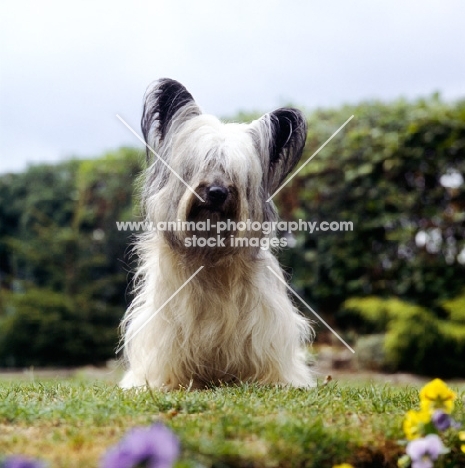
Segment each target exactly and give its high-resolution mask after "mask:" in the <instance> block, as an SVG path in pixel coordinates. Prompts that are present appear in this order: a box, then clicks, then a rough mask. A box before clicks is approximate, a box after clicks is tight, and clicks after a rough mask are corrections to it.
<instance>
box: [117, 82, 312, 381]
mask: <svg viewBox="0 0 465 468" xmlns="http://www.w3.org/2000/svg"><path fill="white" fill-rule="evenodd" d="M142 130H143V134H144V137H145V140H146V142H147V144H148V145H149V146H150V147H151V148H153V149H154V150H155V152H156V154H157V156H154V155H153V154H152V151H150V150H148V151H147V159H148V169H147V171H146V173H145V183H144V189H143V197H142V204H143V207H144V210H145V215H146V218H147V221H149V222H152V223H154V225H159V224H160V222H165V223H166V224H167V223H168V222H170V223H171V224H170V225H171V226H174V225H177V226H178V227H179V226H183V227H190V228H191V229H190V230H186V229H184V230H183V229H174V228H173V229H165V230H162V231H160V230H157V231H155V230H153V231H150V232H146V233H144V234H143V235H141V236H140V237H139V238H138V241H137V245H136V249H137V253H138V255H139V260H140V262H139V269H138V271H137V274H136V283H135V299H134V301H133V302H132V304H131V306H130V307H129V309H128V311H127V312H126V315H125V317H124V319H123V322H122V332H123V340H124V341H123V345H124V352H125V357H126V360H127V363H128V366H129V369H128V371H127V373H126V375H125V376H124V378H123V380H122V382H121V386H122V387H125V388H128V387H135V386H144V385H149V386H151V387H158V388H165V389H178V388H180V387H189V388H205V387H206V386H210V385H219V384H222V383H239V382H258V383H260V384H281V385H292V386H296V387H309V386H313V385H314V381H313V378H312V375H311V371H310V369H309V367H308V366H307V364H306V362H305V358H304V353H303V351H302V349H303V345H304V344H305V343H307V342H308V341H309V340H310V339H311V337H312V333H313V332H312V329H311V327H310V324H309V322H308V320H307V319H305V318H304V317H303V316H301V315H300V314H299V312H298V311H297V310H296V309H295V307H294V306H293V305H292V303H291V301H290V299H289V297H288V295H287V291H286V286H285V284H283V282H282V281H283V280H284V277H283V273H282V271H281V269H280V267H279V264H278V261H277V260H276V258H275V257H274V256H273V255H272V253H271V252H270V251H269V250H267V249H265V248H264V246H265V247H266V246H267V245H268V244H269V243H270V242H271V240H272V239H274V237H273V235H274V233H271V234H264V233H263V232H261V231H259V232H257V231H252V230H242V229H238V226H235V224H234V223H239V222H243V223H246V222H247V221H248V220H249V221H248V222H249V223H250V222H252V221H253V222H259V223H264V222H268V223H269V222H270V221H276V220H277V213H276V210H275V208H274V205H273V204H272V203H269V202H267V201H266V200H267V199H268V198H269V196H270V195H271V194H273V192H274V191H275V190H276V189H277V188H278V187H279V186H280V184H281V183H282V182H283V181H284V179H285V177H286V176H287V175H288V174H289V172H290V171H291V170H292V169H293V168H294V166H295V165H296V163H297V162H298V160H299V158H300V156H301V154H302V150H303V147H304V144H305V139H306V134H307V127H306V122H305V119H304V117H303V115H302V114H301V113H300V112H299V111H298V110H295V109H278V110H276V111H274V112H271V113H269V114H266V115H264V116H263V117H262V118H260V119H259V120H256V121H254V122H252V123H251V124H249V125H246V124H223V123H221V122H220V121H219V120H218V119H216V118H215V117H212V116H209V115H204V114H202V112H201V111H200V109H199V107H198V106H197V104H196V103H195V101H194V99H193V98H192V96H191V95H190V93H189V92H188V91H187V90H186V89H185V88H184V86H182V85H181V84H180V83H178V82H177V81H174V80H170V79H162V80H159V81H157V82H155V83H154V84H152V85H151V86H150V87H149V89H148V90H147V93H146V95H145V104H144V111H143V116H142ZM207 222H208V223H210V231H209V230H208V229H205V226H207ZM218 223H219V224H218ZM217 224H218V225H221V226H223V229H222V230H221V232H218V231H217V230H215V228H214V227H215V226H216V225H217ZM167 225H168V224H167ZM249 225H250V224H249ZM225 226H226V228H225ZM257 236H258V237H259V239H257ZM274 240H275V241H276V240H277V239H274ZM235 241H240V242H235ZM264 241H268V242H267V243H264ZM270 269H271V270H272V271H270ZM273 273H274V274H273Z"/></svg>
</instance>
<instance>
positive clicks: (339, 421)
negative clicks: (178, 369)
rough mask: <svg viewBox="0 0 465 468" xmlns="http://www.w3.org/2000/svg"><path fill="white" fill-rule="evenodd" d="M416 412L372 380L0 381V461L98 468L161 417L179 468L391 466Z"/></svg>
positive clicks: (410, 395) (402, 395)
mask: <svg viewBox="0 0 465 468" xmlns="http://www.w3.org/2000/svg"><path fill="white" fill-rule="evenodd" d="M455 388H456V387H455ZM459 392H460V398H459V401H458V402H457V408H458V415H459V417H461V418H462V420H463V416H464V408H463V397H464V388H463V387H462V388H461V389H460V390H459ZM417 405H418V388H415V387H412V386H408V387H397V386H390V385H387V384H384V385H380V384H370V383H367V384H366V385H360V384H354V383H339V382H330V383H329V384H328V385H325V386H319V387H318V388H317V389H314V390H310V391H308V390H307V391H304V390H299V389H282V388H275V387H258V386H253V385H243V386H240V387H229V388H228V387H225V388H218V389H214V390H205V391H191V392H189V391H177V392H171V393H160V392H134V391H130V392H127V391H121V390H120V389H119V388H118V387H116V386H115V385H113V384H109V383H105V382H89V381H79V379H77V380H76V379H68V380H62V381H56V380H50V381H39V382H32V383H29V382H18V381H0V454H8V455H10V454H25V455H30V456H33V457H40V458H42V459H44V460H46V461H48V462H49V463H50V466H51V467H96V466H97V465H98V460H99V458H100V457H101V455H102V453H103V452H104V451H105V450H106V449H107V448H108V447H109V446H110V445H112V444H114V443H116V442H117V441H118V440H119V439H120V438H121V437H122V436H123V434H124V433H125V432H126V431H127V429H129V428H131V427H133V426H137V425H149V424H151V423H152V422H154V421H160V420H161V421H163V422H164V423H165V424H166V425H167V426H169V427H170V428H172V429H173V431H174V432H176V434H178V435H179V437H180V439H181V441H182V447H183V452H182V458H181V460H180V461H179V463H178V465H177V466H179V467H202V466H214V467H216V468H220V467H221V468H223V467H228V466H237V467H294V466H299V467H318V468H324V467H332V466H333V464H336V463H342V462H348V463H352V464H353V465H354V466H355V467H357V468H359V467H383V466H385V467H391V466H392V467H395V466H397V464H396V460H397V458H398V456H399V455H400V454H401V453H402V447H400V446H399V445H398V444H397V443H396V441H397V440H398V439H400V438H401V437H402V432H401V424H402V419H403V416H404V414H405V412H406V411H407V410H408V409H411V408H414V407H417ZM457 466H458V465H457Z"/></svg>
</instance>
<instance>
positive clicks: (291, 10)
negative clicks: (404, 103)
mask: <svg viewBox="0 0 465 468" xmlns="http://www.w3.org/2000/svg"><path fill="white" fill-rule="evenodd" d="M464 19H465V2H464V1H463V0H422V1H417V0H406V1H402V2H401V1H392V0H390V1H385V0H377V1H373V0H352V1H350V2H349V1H347V0H325V1H324V2H323V1H314V0H287V1H284V0H245V1H244V0H234V1H229V2H228V1H218V0H216V1H214V0H195V1H193V0H191V1H187V0H170V1H164V0H154V1H121V0H112V1H107V0H95V1H90V0H81V1H74V0H69V1H66V2H64V1H46V0H35V1H33V0H29V1H27V0H2V2H1V4H0V173H5V172H8V171H21V170H24V169H25V168H26V167H27V165H28V164H37V163H41V162H54V161H60V160H63V159H66V158H68V157H72V156H78V157H95V156H98V155H100V154H102V153H103V152H105V151H108V150H112V149H115V148H118V147H119V146H121V145H130V146H140V147H142V145H141V143H140V142H139V141H138V140H137V139H136V137H135V136H134V135H132V134H131V133H130V132H129V130H128V129H127V128H125V127H124V125H123V124H122V123H121V122H120V121H119V120H118V119H117V118H116V114H119V115H121V117H123V118H124V119H125V120H126V121H127V122H128V123H129V124H130V125H131V126H132V127H133V128H134V129H136V130H137V131H138V132H140V125H139V122H140V115H141V110H142V97H143V94H144V91H145V89H146V87H147V86H148V84H149V83H150V82H151V81H153V80H155V79H157V78H161V77H169V78H174V79H177V80H178V81H180V82H181V83H183V84H184V85H185V86H186V87H187V89H188V90H189V91H190V92H191V93H192V94H193V96H194V98H195V99H196V101H197V103H198V104H199V105H200V107H201V108H202V109H203V110H204V111H205V112H208V113H212V114H215V115H217V116H219V117H231V116H233V115H234V114H236V113H237V112H238V111H261V112H263V113H265V112H268V111H271V110H273V109H275V108H277V107H280V106H282V105H285V104H288V103H293V104H294V105H296V106H301V107H302V108H304V109H308V110H311V109H314V108H317V107H325V106H326V107H328V106H331V107H334V106H339V105H341V104H343V103H356V102H360V101H362V100H370V99H380V100H384V101H392V100H394V99H397V98H399V97H404V98H407V99H415V98H418V97H421V96H428V95H430V94H432V93H433V92H440V94H441V96H442V97H443V98H444V99H447V100H454V99H458V98H464V97H465V52H464V51H465V27H464ZM341 123H342V122H341Z"/></svg>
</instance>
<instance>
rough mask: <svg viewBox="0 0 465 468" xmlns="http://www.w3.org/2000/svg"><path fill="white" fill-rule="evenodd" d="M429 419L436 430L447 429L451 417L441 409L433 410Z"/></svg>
mask: <svg viewBox="0 0 465 468" xmlns="http://www.w3.org/2000/svg"><path fill="white" fill-rule="evenodd" d="M431 420H432V421H433V424H434V426H435V427H436V429H437V430H438V431H445V430H447V429H449V427H450V426H451V423H452V418H451V417H450V416H449V415H448V414H447V413H444V411H441V410H437V411H435V412H434V414H433V417H432V418H431Z"/></svg>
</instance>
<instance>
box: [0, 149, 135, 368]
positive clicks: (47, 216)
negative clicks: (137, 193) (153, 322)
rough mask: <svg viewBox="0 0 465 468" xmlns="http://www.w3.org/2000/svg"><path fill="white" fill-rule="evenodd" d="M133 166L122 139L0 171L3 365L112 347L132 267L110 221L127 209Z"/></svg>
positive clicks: (99, 353) (89, 356)
mask: <svg viewBox="0 0 465 468" xmlns="http://www.w3.org/2000/svg"><path fill="white" fill-rule="evenodd" d="M138 171H139V153H138V152H137V151H135V150H131V149H121V150H119V151H117V152H115V153H109V154H107V155H105V156H104V157H102V158H100V159H96V160H83V161H77V160H71V161H68V162H65V163H61V164H58V165H56V166H48V165H42V166H33V167H31V168H30V169H29V170H28V171H26V172H25V173H24V174H8V175H6V176H4V177H2V178H0V199H1V201H2V203H1V207H2V208H1V210H0V220H1V224H0V226H1V228H0V233H1V236H0V255H2V254H3V255H4V257H5V263H3V264H2V271H1V277H2V284H1V286H2V290H1V295H2V296H1V300H0V306H1V307H2V308H1V309H0V324H2V326H1V327H0V365H14V366H27V365H31V364H33V365H39V364H40V365H50V364H54V365H57V364H67V365H69V364H80V363H85V362H94V363H95V362H104V361H106V360H107V359H109V358H110V357H112V356H113V352H114V349H115V345H116V342H117V336H116V329H117V324H118V322H119V319H120V317H121V316H122V314H123V312H124V308H125V305H126V297H125V291H126V288H127V281H128V278H127V271H128V270H129V269H130V267H129V266H126V263H125V261H124V255H125V251H126V250H127V248H128V244H129V241H130V239H129V237H128V233H126V232H119V231H118V230H117V229H116V227H115V221H120V220H121V221H124V220H129V219H132V195H133V188H132V187H133V181H134V179H135V177H136V175H137V173H138ZM38 288H39V289H38Z"/></svg>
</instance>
